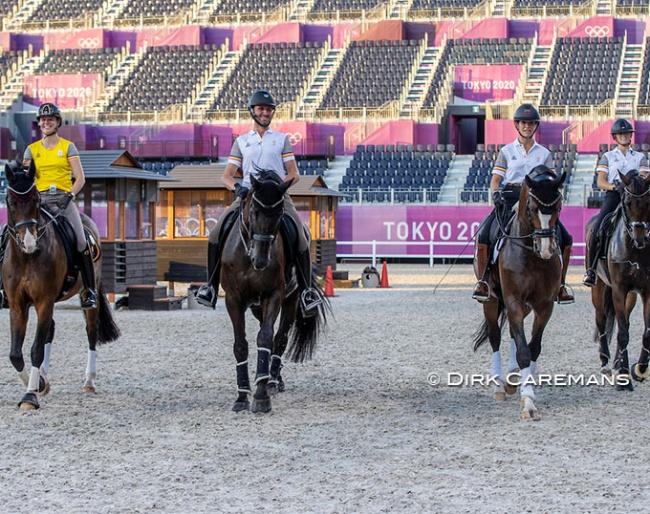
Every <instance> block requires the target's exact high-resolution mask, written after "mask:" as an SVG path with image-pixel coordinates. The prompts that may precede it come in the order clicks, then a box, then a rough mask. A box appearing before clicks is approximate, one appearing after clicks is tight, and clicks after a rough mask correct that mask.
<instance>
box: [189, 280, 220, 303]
mask: <svg viewBox="0 0 650 514" xmlns="http://www.w3.org/2000/svg"><path fill="white" fill-rule="evenodd" d="M194 298H196V301H197V302H198V303H199V304H201V305H203V306H204V307H212V308H213V309H214V306H215V305H216V304H217V294H216V292H215V290H214V287H212V284H203V285H202V286H201V287H199V289H198V290H197V291H196V293H195V294H194Z"/></svg>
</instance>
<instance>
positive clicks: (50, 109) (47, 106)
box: [36, 102, 63, 128]
mask: <svg viewBox="0 0 650 514" xmlns="http://www.w3.org/2000/svg"><path fill="white" fill-rule="evenodd" d="M42 116H54V117H55V118H56V119H57V120H58V124H57V128H59V127H60V126H61V123H63V117H62V116H61V109H59V108H58V107H57V106H56V105H54V104H53V103H51V102H45V103H44V104H42V105H41V106H40V107H39V108H38V112H37V113H36V121H40V119H41V117H42Z"/></svg>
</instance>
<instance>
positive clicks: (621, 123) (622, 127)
mask: <svg viewBox="0 0 650 514" xmlns="http://www.w3.org/2000/svg"><path fill="white" fill-rule="evenodd" d="M629 132H634V127H633V126H632V124H631V123H630V122H629V121H627V120H626V119H625V118H619V119H617V120H616V121H615V122H614V123H612V136H613V135H614V134H627V133H629Z"/></svg>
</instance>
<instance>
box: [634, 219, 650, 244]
mask: <svg viewBox="0 0 650 514" xmlns="http://www.w3.org/2000/svg"><path fill="white" fill-rule="evenodd" d="M629 227H630V228H629V236H630V240H631V241H632V246H634V248H636V249H637V250H642V249H643V248H645V247H646V245H647V244H648V242H649V241H650V223H648V222H647V221H632V222H630V223H629Z"/></svg>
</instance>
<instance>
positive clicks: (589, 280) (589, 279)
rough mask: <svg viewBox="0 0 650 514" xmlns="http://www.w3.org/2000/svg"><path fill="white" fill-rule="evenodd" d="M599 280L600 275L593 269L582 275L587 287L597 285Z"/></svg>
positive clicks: (583, 282)
mask: <svg viewBox="0 0 650 514" xmlns="http://www.w3.org/2000/svg"><path fill="white" fill-rule="evenodd" d="M590 272H591V273H590ZM592 277H593V278H592ZM597 280H598V275H596V272H595V271H594V270H593V269H588V270H587V271H585V274H584V275H583V277H582V284H583V285H585V286H587V287H596V281H597Z"/></svg>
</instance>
